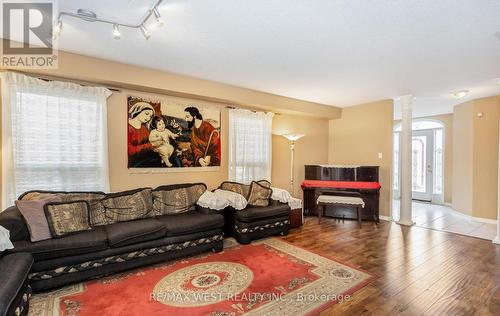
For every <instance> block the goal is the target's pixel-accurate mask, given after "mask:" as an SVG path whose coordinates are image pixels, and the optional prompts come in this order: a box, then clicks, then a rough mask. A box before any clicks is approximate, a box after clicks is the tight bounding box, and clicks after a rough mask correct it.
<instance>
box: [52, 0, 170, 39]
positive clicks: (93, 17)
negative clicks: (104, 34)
mask: <svg viewBox="0 0 500 316" xmlns="http://www.w3.org/2000/svg"><path fill="white" fill-rule="evenodd" d="M162 1H163V0H156V2H155V4H154V5H153V6H152V7H151V9H149V10H148V11H147V12H146V15H145V16H144V18H143V19H142V20H141V22H140V23H139V24H127V23H120V22H116V21H112V20H106V19H101V18H98V17H97V14H95V13H94V12H92V11H91V10H86V9H78V10H77V12H76V13H72V12H60V13H59V16H58V18H57V22H56V23H54V27H53V37H54V38H56V37H57V36H58V35H59V34H60V33H61V30H62V18H63V17H64V16H68V17H73V18H77V19H80V20H83V21H85V22H100V23H107V24H111V25H112V26H113V38H114V39H117V40H118V39H120V38H121V35H122V34H121V32H120V27H122V28H132V29H139V30H140V31H141V33H142V35H143V36H144V38H145V39H149V38H150V37H151V30H152V29H155V28H157V27H162V26H163V25H164V22H163V20H162V19H161V16H160V12H159V11H158V6H159V5H160V4H161V3H162ZM150 18H154V19H155V22H154V24H153V25H150V28H149V29H148V28H146V24H147V22H148V21H149V20H150Z"/></svg>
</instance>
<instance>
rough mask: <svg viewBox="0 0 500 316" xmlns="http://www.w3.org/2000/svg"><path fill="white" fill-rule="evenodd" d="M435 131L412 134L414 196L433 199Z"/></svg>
mask: <svg viewBox="0 0 500 316" xmlns="http://www.w3.org/2000/svg"><path fill="white" fill-rule="evenodd" d="M433 153H434V131H433V130H420V131H413V136H412V198H413V199H415V200H422V201H429V202H430V201H431V200H432V191H433V189H432V184H433V182H432V179H433V165H434V159H433Z"/></svg>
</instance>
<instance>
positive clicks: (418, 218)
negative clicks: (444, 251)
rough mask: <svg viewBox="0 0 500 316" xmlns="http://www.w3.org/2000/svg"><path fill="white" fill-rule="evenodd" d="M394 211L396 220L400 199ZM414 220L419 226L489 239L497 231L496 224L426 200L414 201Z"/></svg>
mask: <svg viewBox="0 0 500 316" xmlns="http://www.w3.org/2000/svg"><path fill="white" fill-rule="evenodd" d="M392 212H393V214H394V218H395V220H397V219H399V200H393V204H392ZM413 221H414V222H415V225H416V226H419V227H424V228H429V229H433V230H440V231H445V232H450V233H456V234H460V235H466V236H472V237H477V238H482V239H488V240H493V238H495V236H496V233H497V226H496V225H494V224H489V223H481V222H476V221H473V220H472V219H470V218H468V217H466V216H464V215H461V214H459V213H458V212H456V211H454V210H453V209H452V208H451V207H448V206H444V205H436V204H430V203H424V202H415V201H414V202H413Z"/></svg>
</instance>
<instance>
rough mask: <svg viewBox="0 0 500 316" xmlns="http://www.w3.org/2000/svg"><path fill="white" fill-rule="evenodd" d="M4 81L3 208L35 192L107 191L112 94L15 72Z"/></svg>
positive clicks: (7, 74)
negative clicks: (108, 114)
mask: <svg viewBox="0 0 500 316" xmlns="http://www.w3.org/2000/svg"><path fill="white" fill-rule="evenodd" d="M1 78H2V127H3V128H2V132H3V133H2V174H3V179H2V200H3V201H2V204H3V207H4V208H5V207H7V206H9V205H12V203H13V202H14V200H15V199H16V198H17V197H18V196H19V195H20V194H21V193H23V192H25V191H28V190H33V189H40V190H68V191H69V190H82V191H83V190H92V191H97V190H104V191H107V190H108V188H109V182H108V146H107V118H106V99H107V98H108V97H109V96H110V95H111V91H109V90H108V89H106V88H102V87H88V86H80V85H77V84H74V83H68V82H58V81H44V80H40V79H36V78H32V77H29V76H25V75H22V74H18V73H12V72H7V73H3V74H2V77H1Z"/></svg>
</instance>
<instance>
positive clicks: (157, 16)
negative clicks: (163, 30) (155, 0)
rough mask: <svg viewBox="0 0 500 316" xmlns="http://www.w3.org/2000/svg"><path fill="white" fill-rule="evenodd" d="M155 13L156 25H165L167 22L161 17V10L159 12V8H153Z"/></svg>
mask: <svg viewBox="0 0 500 316" xmlns="http://www.w3.org/2000/svg"><path fill="white" fill-rule="evenodd" d="M153 13H154V15H155V19H156V26H157V27H163V25H164V24H165V23H163V20H162V19H161V16H160V12H158V8H153Z"/></svg>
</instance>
